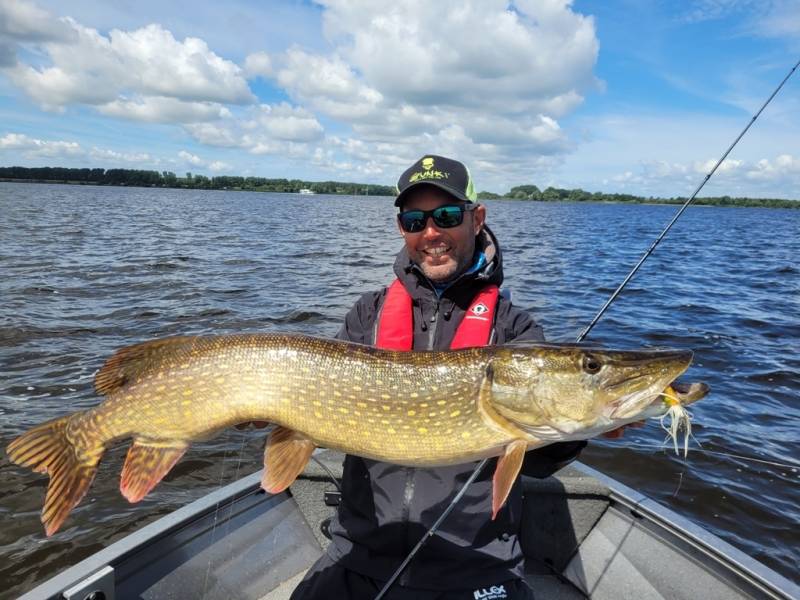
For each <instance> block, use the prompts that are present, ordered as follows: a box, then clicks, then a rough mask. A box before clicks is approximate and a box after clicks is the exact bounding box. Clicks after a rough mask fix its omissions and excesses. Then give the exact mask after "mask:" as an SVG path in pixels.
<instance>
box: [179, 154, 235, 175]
mask: <svg viewBox="0 0 800 600" xmlns="http://www.w3.org/2000/svg"><path fill="white" fill-rule="evenodd" d="M178 158H180V159H181V162H182V163H183V164H184V165H190V166H192V167H200V168H205V169H209V170H210V171H213V172H215V173H218V172H220V171H229V170H230V169H231V165H229V164H228V163H226V162H223V161H221V160H206V159H203V158H200V157H199V156H197V155H196V154H192V153H191V152H187V151H186V150H181V151H180V152H178Z"/></svg>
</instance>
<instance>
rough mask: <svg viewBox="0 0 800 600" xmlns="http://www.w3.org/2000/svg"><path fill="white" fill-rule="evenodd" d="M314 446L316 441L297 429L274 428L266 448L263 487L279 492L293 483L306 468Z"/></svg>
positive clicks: (272, 491)
mask: <svg viewBox="0 0 800 600" xmlns="http://www.w3.org/2000/svg"><path fill="white" fill-rule="evenodd" d="M314 448H316V446H315V445H314V442H312V441H311V440H309V439H308V438H306V437H305V436H303V435H302V434H300V433H298V432H296V431H293V430H291V429H287V428H286V427H282V426H280V425H279V426H278V427H276V428H275V429H273V430H272V433H271V434H270V435H269V439H268V440H267V447H266V449H265V450H264V474H263V475H262V477H261V487H262V488H264V490H265V491H267V492H269V493H270V494H278V493H280V492H282V491H283V490H285V489H286V488H287V487H289V486H290V485H292V483H293V482H294V480H295V479H297V476H298V475H300V473H302V471H303V469H305V468H306V465H307V464H308V459H310V458H311V453H312V452H314Z"/></svg>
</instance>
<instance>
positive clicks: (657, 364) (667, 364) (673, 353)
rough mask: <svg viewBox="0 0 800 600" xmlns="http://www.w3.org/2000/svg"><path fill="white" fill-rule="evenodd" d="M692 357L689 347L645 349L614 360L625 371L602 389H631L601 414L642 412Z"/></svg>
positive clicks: (615, 416) (619, 415)
mask: <svg viewBox="0 0 800 600" xmlns="http://www.w3.org/2000/svg"><path fill="white" fill-rule="evenodd" d="M693 356H694V353H693V352H692V351H691V350H648V351H647V352H646V353H642V354H641V355H639V356H635V355H634V356H627V357H625V358H624V359H622V360H619V361H617V365H616V366H618V367H621V368H623V369H624V372H623V373H622V374H621V375H620V377H619V378H618V379H615V380H613V381H611V382H609V383H607V384H606V385H605V389H606V391H607V392H611V393H613V392H614V391H615V390H619V388H622V387H624V388H626V389H628V390H630V391H628V392H627V393H625V394H624V395H622V396H621V397H620V398H618V399H617V400H616V401H614V402H612V403H610V404H609V405H608V406H607V407H606V409H605V410H604V411H603V413H604V416H606V417H607V418H610V419H627V418H630V417H632V416H635V415H636V414H638V413H639V412H641V411H642V410H643V409H644V408H645V407H647V406H649V405H650V404H652V403H653V402H655V401H656V400H658V399H659V398H660V397H661V396H662V393H663V392H664V390H665V389H667V387H668V386H669V385H671V384H672V383H673V382H674V381H675V379H677V377H678V376H680V375H681V374H682V373H683V372H684V371H686V369H688V368H689V365H690V364H691V363H692V358H693ZM686 392H687V393H688V392H689V390H688V389H687V390H686ZM699 392H700V390H699V389H694V390H692V394H699ZM703 395H705V394H702V395H700V396H699V397H698V398H697V399H699V398H701V397H702V396H703Z"/></svg>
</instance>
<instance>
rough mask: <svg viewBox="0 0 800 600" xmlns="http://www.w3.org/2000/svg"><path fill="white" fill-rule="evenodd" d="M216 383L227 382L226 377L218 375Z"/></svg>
mask: <svg viewBox="0 0 800 600" xmlns="http://www.w3.org/2000/svg"><path fill="white" fill-rule="evenodd" d="M214 383H219V384H220V385H221V384H223V383H225V378H224V377H217V378H216V379H215V380H214ZM161 387H164V386H161Z"/></svg>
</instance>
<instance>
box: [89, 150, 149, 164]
mask: <svg viewBox="0 0 800 600" xmlns="http://www.w3.org/2000/svg"><path fill="white" fill-rule="evenodd" d="M89 156H90V157H91V158H92V159H96V160H100V161H104V164H106V163H108V162H109V161H111V162H112V163H120V162H126V163H151V164H157V163H159V162H160V161H159V160H158V159H155V158H153V157H152V156H150V155H149V154H148V153H147V152H117V151H116V150H107V149H103V148H98V147H97V146H93V147H92V149H91V150H90V151H89Z"/></svg>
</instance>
